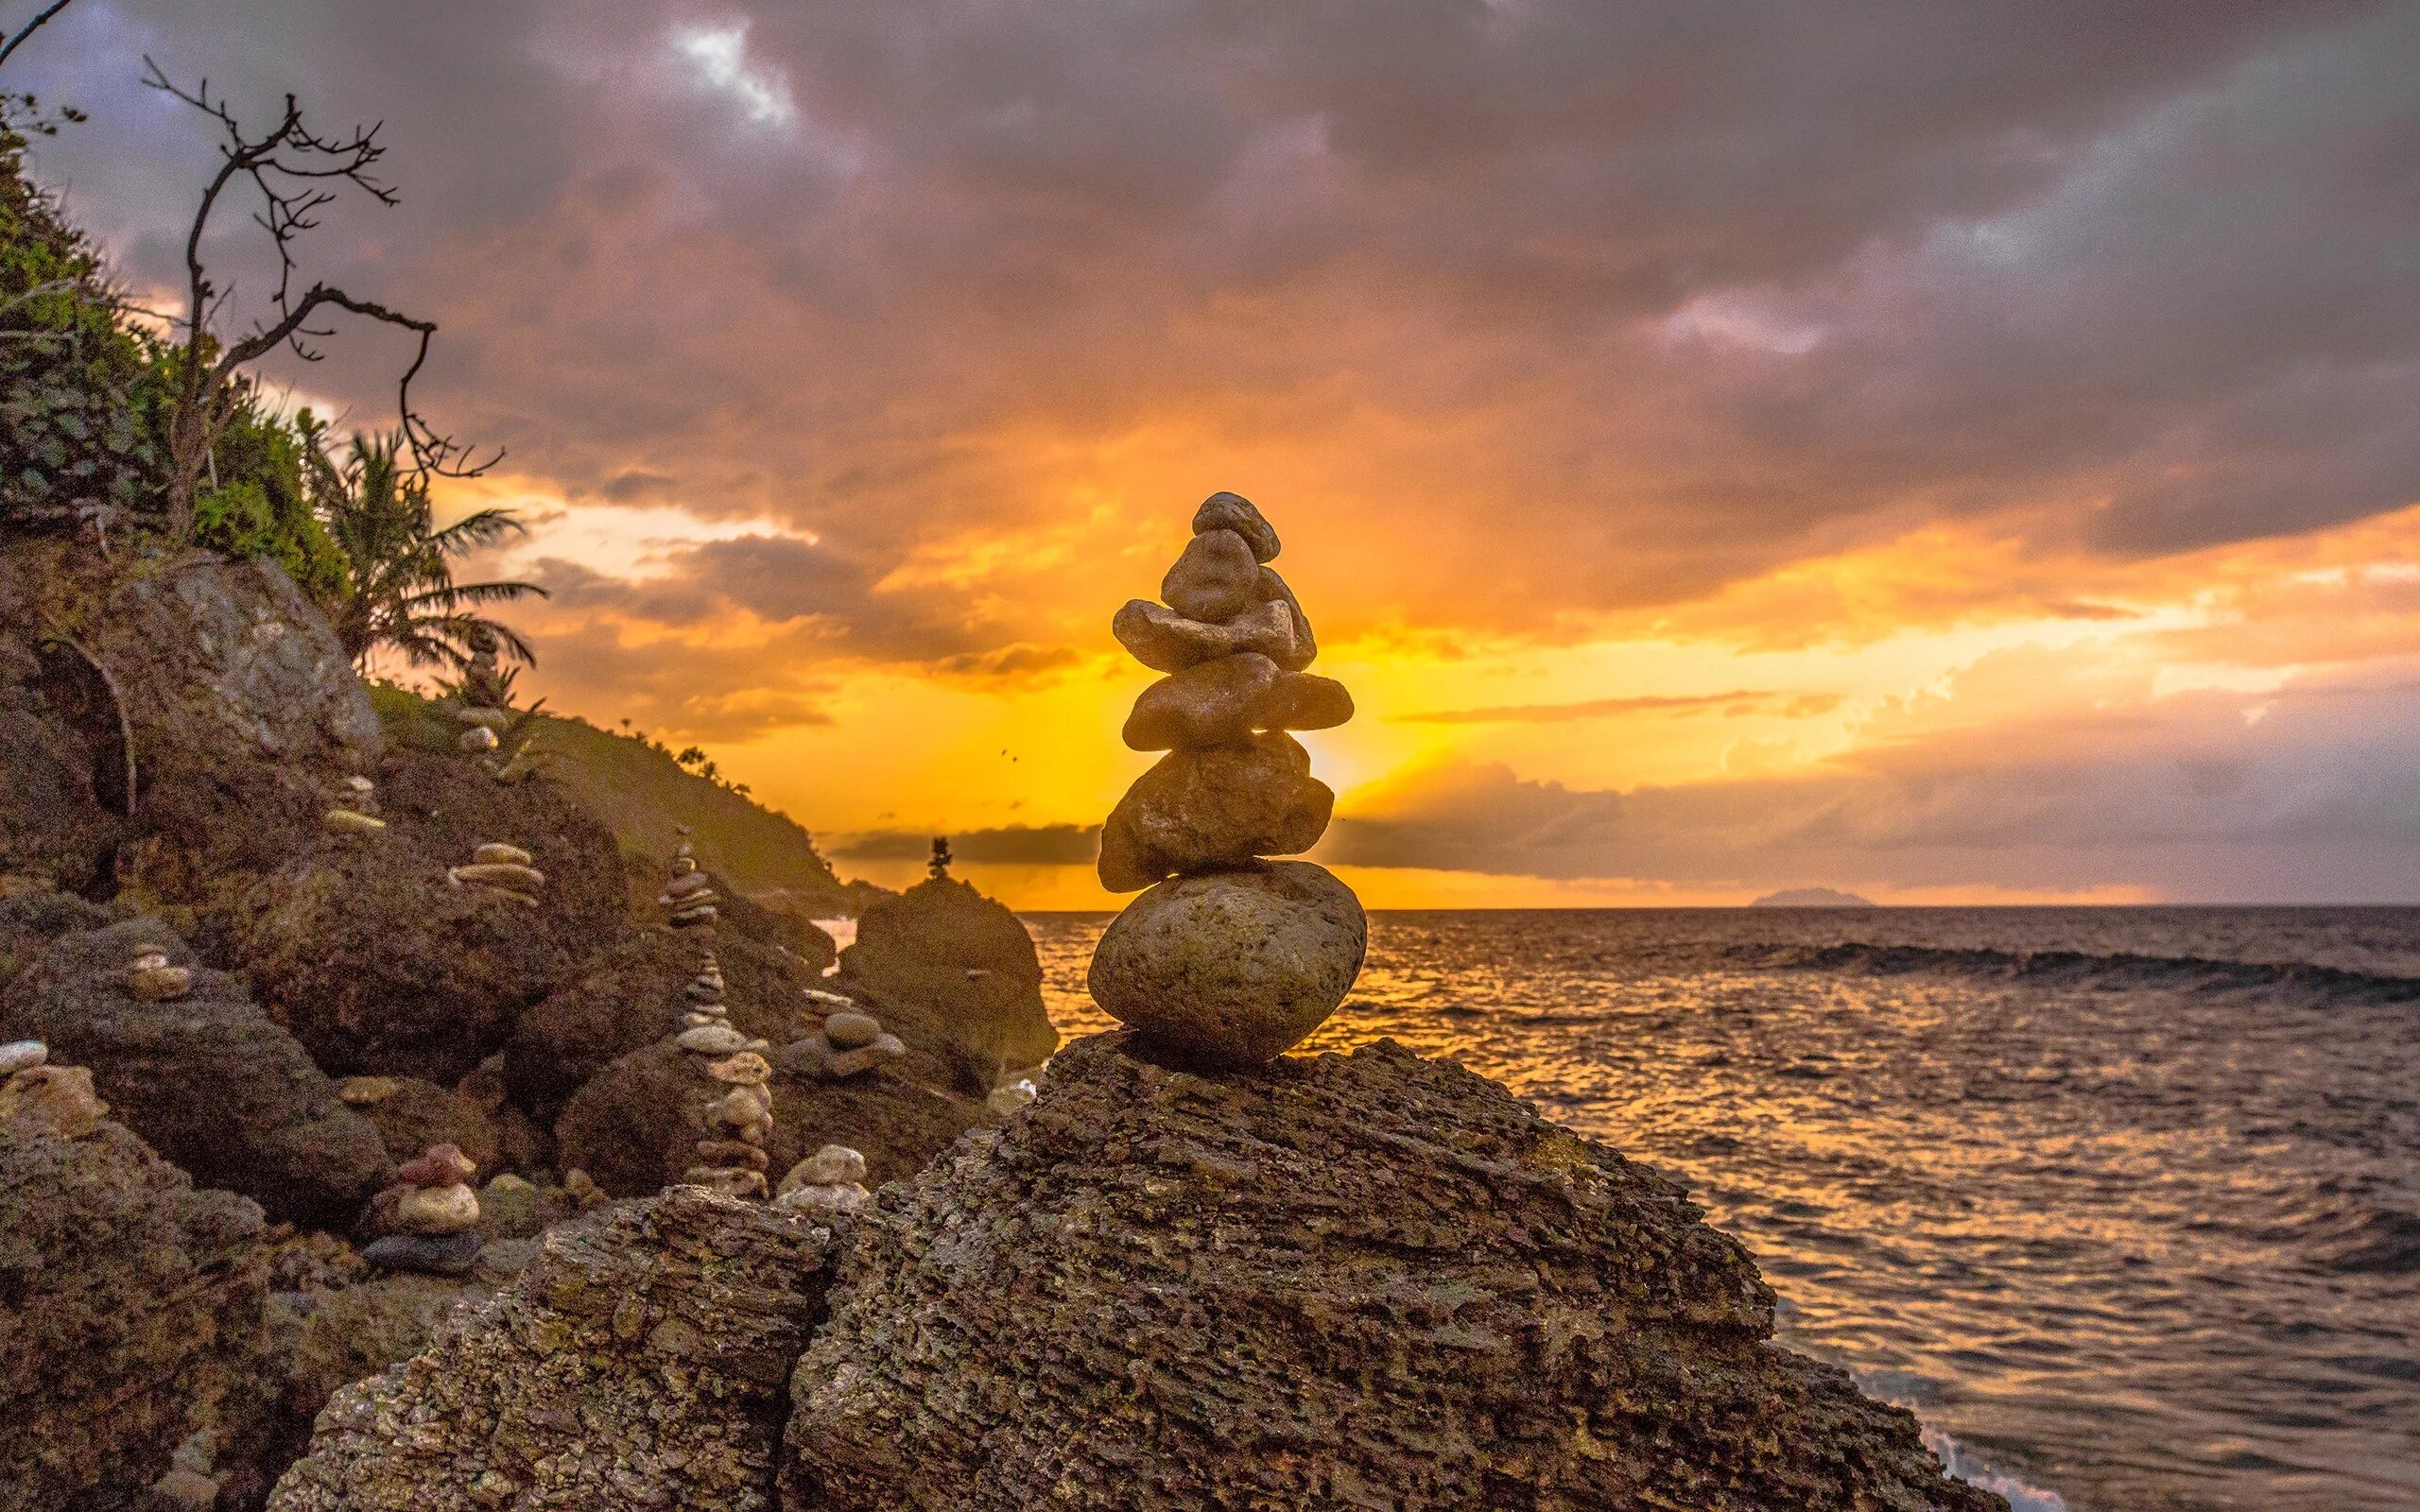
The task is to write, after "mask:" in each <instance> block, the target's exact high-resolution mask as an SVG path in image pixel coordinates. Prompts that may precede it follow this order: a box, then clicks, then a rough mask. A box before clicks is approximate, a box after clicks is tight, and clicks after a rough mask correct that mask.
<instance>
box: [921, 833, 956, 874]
mask: <svg viewBox="0 0 2420 1512" xmlns="http://www.w3.org/2000/svg"><path fill="white" fill-rule="evenodd" d="M955 859H957V858H956V857H954V856H952V855H951V854H950V853H949V836H948V835H946V834H937V835H934V836H933V855H932V859H931V860H929V861H927V862H925V877H926V879H927V880H929V881H933V882H947V881H949V865H950V863H951V862H952V861H953V860H955Z"/></svg>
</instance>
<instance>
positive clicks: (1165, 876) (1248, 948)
mask: <svg viewBox="0 0 2420 1512" xmlns="http://www.w3.org/2000/svg"><path fill="white" fill-rule="evenodd" d="M1193 530H1194V535H1193V539H1192V541H1189V542H1188V543H1187V544H1186V545H1185V547H1184V552H1183V554H1182V555H1180V556H1179V557H1178V558H1177V560H1176V563H1175V565H1173V566H1171V567H1170V568H1169V569H1168V572H1167V577H1165V578H1164V579H1163V580H1162V582H1161V584H1160V596H1161V598H1162V599H1163V600H1165V602H1164V603H1157V604H1155V603H1152V602H1150V601H1149V600H1146V599H1135V600H1133V601H1132V602H1130V603H1129V604H1127V606H1126V607H1125V608H1124V609H1121V610H1118V611H1117V616H1116V618H1115V620H1114V621H1113V622H1112V624H1111V629H1112V631H1113V632H1114V633H1115V635H1116V637H1117V639H1118V642H1119V644H1123V645H1124V646H1125V647H1126V648H1127V649H1128V650H1129V651H1130V652H1132V653H1133V655H1134V658H1135V660H1137V661H1139V662H1142V663H1143V664H1144V665H1146V666H1149V667H1152V668H1155V669H1157V670H1159V671H1162V672H1166V673H1167V674H1169V676H1167V677H1165V678H1162V679H1160V680H1159V681H1158V682H1155V683H1153V684H1152V685H1151V686H1150V688H1148V689H1146V690H1145V691H1144V693H1143V695H1142V696H1141V697H1140V698H1138V699H1137V700H1136V701H1135V705H1134V712H1133V713H1132V716H1130V717H1129V718H1128V720H1127V722H1126V730H1125V740H1126V744H1127V745H1129V746H1130V747H1133V748H1134V749H1136V750H1165V751H1167V755H1166V756H1164V757H1162V758H1161V759H1160V761H1159V763H1158V764H1157V765H1154V766H1153V767H1152V768H1151V769H1150V771H1148V772H1146V773H1144V774H1143V776H1142V777H1141V778H1139V779H1137V780H1136V782H1135V783H1134V785H1133V787H1132V789H1130V790H1129V791H1128V793H1127V795H1126V797H1125V798H1124V799H1120V800H1119V802H1118V805H1117V807H1116V809H1115V811H1114V812H1113V813H1112V814H1111V815H1110V816H1109V822H1108V824H1107V825H1105V826H1104V827H1103V829H1102V832H1101V853H1100V865H1099V869H1100V880H1101V884H1102V885H1103V886H1106V887H1108V888H1109V889H1110V890H1111V891H1113V892H1132V891H1134V890H1136V889H1137V888H1141V889H1144V891H1143V895H1142V896H1141V897H1139V898H1137V899H1135V900H1134V902H1133V903H1132V905H1130V906H1129V907H1128V908H1127V910H1126V911H1125V912H1124V913H1122V914H1120V915H1119V916H1118V917H1117V919H1116V921H1115V922H1114V923H1113V924H1111V925H1110V927H1109V930H1108V932H1107V933H1106V934H1104V935H1103V936H1101V942H1100V946H1099V948H1098V950H1097V951H1096V952H1095V953H1094V955H1093V963H1092V971H1091V977H1090V982H1091V988H1092V993H1093V997H1094V999H1095V1001H1097V1002H1098V1003H1099V1004H1100V1005H1101V1007H1102V1008H1104V1009H1105V1010H1107V1011H1108V1012H1109V1013H1110V1014H1111V1015H1112V1016H1113V1017H1115V1019H1117V1020H1118V1022H1121V1023H1124V1024H1126V1025H1127V1026H1128V1027H1130V1028H1132V1029H1133V1030H1134V1031H1135V1032H1136V1033H1137V1034H1138V1035H1139V1036H1140V1037H1141V1039H1142V1040H1144V1041H1146V1042H1147V1043H1148V1044H1149V1045H1150V1046H1151V1047H1152V1048H1153V1049H1154V1050H1155V1051H1156V1052H1158V1053H1159V1054H1161V1055H1162V1056H1163V1057H1166V1058H1168V1059H1170V1060H1173V1061H1175V1062H1177V1063H1179V1064H1182V1065H1187V1066H1191V1067H1194V1068H1196V1069H1199V1070H1205V1071H1234V1070H1241V1069H1246V1068H1249V1067H1253V1066H1257V1065H1261V1064H1264V1063H1266V1062H1268V1061H1269V1060H1271V1059H1273V1058H1274V1057H1277V1056H1278V1055H1280V1054H1282V1053H1283V1052H1284V1051H1286V1050H1287V1049H1288V1047H1290V1046H1292V1045H1294V1044H1295V1043H1297V1042H1299V1041H1300V1040H1302V1039H1303V1037H1304V1036H1305V1035H1307V1034H1309V1033H1310V1032H1311V1031H1312V1030H1313V1029H1315V1028H1317V1027H1318V1026H1319V1025H1320V1023H1321V1022H1323V1021H1324V1020H1325V1019H1326V1018H1327V1016H1328V1015H1329V1014H1331V1013H1333V1012H1334V1011H1335V1010H1336V1007H1337V1005H1339V1004H1340V1003H1341V1002H1343V1000H1344V995H1345V993H1346V992H1347V991H1349V990H1350V989H1351V988H1352V985H1353V979H1354V977H1355V975H1356V974H1357V972H1358V971H1360V968H1361V957H1362V954H1363V950H1364V948H1365V946H1366V943H1367V935H1368V926H1367V922H1366V920H1365V919H1364V918H1363V916H1362V912H1361V905H1360V903H1359V902H1357V900H1356V899H1355V898H1354V896H1353V891H1352V889H1351V888H1349V887H1347V886H1345V885H1344V884H1343V883H1341V882H1340V881H1338V880H1337V879H1336V878H1335V877H1333V876H1331V875H1330V874H1329V873H1328V872H1327V871H1325V870H1324V869H1322V868H1319V867H1316V866H1313V865H1311V864H1310V863H1308V862H1300V861H1274V860H1271V859H1270V858H1271V857H1274V856H1284V855H1293V854H1298V853H1300V852H1301V851H1307V850H1309V849H1310V848H1311V847H1312V846H1313V845H1314V844H1316V843H1317V842H1318V840H1319V838H1320V836H1321V835H1322V833H1324V832H1325V831H1326V829H1327V823H1328V815H1329V811H1330V809H1331V807H1332V806H1333V804H1334V803H1335V799H1336V795H1335V794H1334V793H1332V792H1330V791H1329V790H1328V787H1327V785H1326V784H1325V783H1323V782H1320V781H1319V780H1318V779H1316V778H1314V777H1312V776H1311V771H1310V755H1309V753H1308V752H1307V751H1305V750H1304V748H1303V747H1301V746H1300V745H1299V744H1297V743H1296V742H1295V741H1294V739H1293V738H1292V737H1291V736H1290V735H1289V734H1288V733H1287V731H1288V730H1324V729H1327V728H1329V727H1330V726H1334V725H1340V724H1342V723H1344V722H1345V721H1346V720H1347V719H1350V718H1351V717H1352V716H1353V698H1352V696H1351V695H1350V694H1348V693H1346V692H1345V690H1344V685H1343V684H1341V683H1340V682H1337V681H1334V680H1333V679H1328V678H1320V677H1313V676H1311V675H1310V674H1308V673H1306V672H1305V671H1304V670H1303V668H1305V667H1306V666H1308V665H1309V664H1310V662H1311V660H1312V658H1314V657H1316V656H1317V655H1318V654H1319V650H1318V644H1317V643H1316V642H1315V641H1314V640H1313V639H1312V636H1311V627H1310V622H1309V620H1308V619H1307V618H1306V617H1305V615H1304V613H1303V610H1302V606H1301V605H1300V604H1299V603H1297V602H1296V601H1295V598H1294V595H1293V593H1292V592H1291V591H1290V590H1289V589H1288V588H1287V586H1286V583H1285V580H1284V579H1283V578H1281V577H1279V576H1277V574H1276V573H1275V572H1274V571H1273V570H1272V569H1271V568H1270V567H1269V565H1268V563H1269V561H1270V559H1271V558H1273V557H1275V556H1276V555H1277V532H1276V531H1274V530H1272V529H1271V528H1270V525H1269V522H1268V521H1266V520H1264V519H1262V518H1261V515H1260V511H1259V510H1258V509H1256V508H1254V507H1253V505H1252V503H1251V501H1250V500H1247V499H1245V498H1243V497H1241V496H1240V495H1237V494H1233V493H1214V494H1212V495H1211V496H1210V497H1209V498H1208V499H1207V500H1205V501H1204V502H1203V503H1202V506H1201V508H1200V509H1199V510H1198V511H1196V512H1195V514H1194V517H1193Z"/></svg>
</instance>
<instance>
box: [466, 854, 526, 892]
mask: <svg viewBox="0 0 2420 1512" xmlns="http://www.w3.org/2000/svg"><path fill="white" fill-rule="evenodd" d="M446 875H447V876H449V877H451V878H453V879H454V880H455V881H457V882H470V883H476V884H478V885H481V886H485V887H498V888H504V889H507V890H510V891H515V892H523V893H533V892H536V891H537V890H538V889H539V888H541V887H544V885H546V874H545V873H544V872H543V871H540V870H539V869H538V868H535V867H533V866H530V865H529V864H527V862H509V861H475V862H473V863H472V864H471V865H469V866H467V867H453V868H448V869H447V871H446Z"/></svg>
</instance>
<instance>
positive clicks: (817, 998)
mask: <svg viewBox="0 0 2420 1512" xmlns="http://www.w3.org/2000/svg"><path fill="white" fill-rule="evenodd" d="M800 990H801V991H802V992H803V993H804V995H805V997H806V1000H807V1001H808V1002H809V1003H812V1004H814V1005H817V1006H818V1007H821V1009H822V1010H823V1030H822V1032H821V1033H820V1034H811V1035H808V1036H807V1037H806V1038H805V1039H804V1040H795V1041H793V1042H791V1043H789V1044H787V1045H785V1046H783V1047H782V1055H781V1060H782V1069H783V1070H785V1071H788V1072H795V1073H796V1074H799V1075H802V1076H811V1077H813V1078H814V1079H816V1080H817V1081H847V1080H848V1079H849V1078H850V1077H852V1076H862V1075H864V1074H866V1073H867V1072H870V1071H872V1070H873V1069H874V1068H875V1067H876V1066H879V1065H882V1064H884V1063H885V1062H886V1061H892V1060H896V1059H898V1058H899V1057H902V1056H904V1055H906V1054H907V1053H908V1046H907V1044H906V1043H905V1042H903V1041H902V1040H900V1038H899V1037H898V1036H897V1035H895V1034H892V1033H890V1031H888V1030H886V1029H885V1028H883V1026H882V1021H881V1020H880V1019H877V1018H875V1017H874V1016H873V1014H871V1013H868V1012H867V1011H866V1010H865V1009H864V1008H863V1007H862V1006H860V1005H858V1003H857V1001H856V999H855V998H849V997H843V996H841V995H840V994H839V993H838V992H826V991H824V990H822V989H821V988H812V987H810V988H801V989H800Z"/></svg>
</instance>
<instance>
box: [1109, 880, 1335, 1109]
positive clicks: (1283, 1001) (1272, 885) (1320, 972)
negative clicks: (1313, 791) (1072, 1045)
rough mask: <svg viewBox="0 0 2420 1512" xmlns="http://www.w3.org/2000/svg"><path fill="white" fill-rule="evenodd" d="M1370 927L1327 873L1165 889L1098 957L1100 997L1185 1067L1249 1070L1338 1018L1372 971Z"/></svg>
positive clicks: (1143, 900)
mask: <svg viewBox="0 0 2420 1512" xmlns="http://www.w3.org/2000/svg"><path fill="white" fill-rule="evenodd" d="M1369 937H1370V934H1369V920H1368V919H1367V917H1366V916H1365V915H1364V914H1363V913H1362V911H1361V904H1360V902H1359V900H1357V899H1356V898H1355V897H1354V896H1353V889H1352V888H1350V887H1347V886H1346V885H1344V884H1343V883H1341V882H1339V881H1338V880H1337V879H1336V878H1335V877H1334V876H1333V875H1331V874H1330V873H1329V872H1328V871H1327V870H1326V868H1322V867H1317V866H1313V865H1312V864H1311V863H1309V862H1307V861H1273V862H1268V863H1265V864H1263V865H1261V866H1258V867H1255V868H1251V869H1248V870H1241V871H1222V872H1209V873H1205V874H1203V875H1201V876H1195V877H1178V878H1174V879H1172V880H1170V881H1167V882H1164V883H1161V884H1160V885H1157V886H1155V887H1153V888H1151V889H1150V891H1149V892H1146V893H1145V894H1143V896H1141V897H1140V898H1137V899H1135V900H1134V902H1132V904H1130V905H1128V907H1127V909H1126V911H1125V912H1124V913H1122V914H1119V915H1118V916H1117V918H1116V919H1113V920H1112V921H1111V923H1110V926H1109V928H1108V930H1107V931H1106V932H1105V933H1103V934H1102V936H1101V939H1100V944H1099V945H1098V947H1097V948H1096V949H1095V951H1094V952H1093V960H1092V966H1091V969H1090V971H1089V973H1088V981H1087V985H1088V987H1089V988H1090V989H1091V991H1092V995H1093V1001H1094V1002H1096V1003H1098V1004H1099V1005H1100V1006H1101V1008H1102V1009H1103V1010H1104V1011H1105V1012H1107V1013H1108V1014H1109V1015H1110V1016H1111V1017H1112V1018H1114V1019H1115V1020H1116V1021H1117V1022H1120V1023H1122V1024H1125V1025H1126V1026H1127V1027H1128V1028H1130V1029H1134V1030H1137V1031H1139V1032H1141V1033H1142V1034H1143V1035H1144V1037H1145V1038H1147V1039H1149V1040H1151V1041H1152V1043H1153V1044H1154V1045H1155V1046H1157V1047H1158V1048H1159V1049H1160V1050H1161V1051H1162V1052H1163V1053H1165V1054H1166V1055H1167V1056H1169V1057H1172V1058H1175V1059H1177V1060H1178V1061H1180V1062H1182V1063H1184V1064H1186V1065H1193V1066H1199V1067H1205V1068H1241V1067H1245V1066H1252V1065H1256V1064H1258V1063H1259V1062H1261V1061H1264V1060H1267V1059H1269V1058H1270V1057H1272V1056H1277V1055H1282V1054H1284V1053H1285V1052H1286V1051H1287V1050H1288V1049H1291V1048H1292V1047H1293V1046H1295V1045H1297V1044H1299V1043H1301V1042H1302V1040H1303V1039H1304V1037H1305V1036H1306V1035H1308V1034H1309V1033H1310V1032H1311V1031H1312V1030H1314V1029H1316V1028H1318V1027H1319V1026H1320V1024H1321V1023H1322V1022H1325V1020H1326V1019H1327V1016H1328V1015H1329V1014H1331V1013H1334V1012H1335V1011H1336V1009H1337V1005H1339V1004H1340V1003H1342V1002H1343V1001H1344V995H1345V993H1347V992H1348V991H1350V990H1352V988H1353V979H1354V977H1355V975H1356V974H1357V973H1358V972H1359V971H1360V970H1361V958H1362V954H1363V953H1364V951H1365V950H1366V949H1367V947H1368V945H1369Z"/></svg>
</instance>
